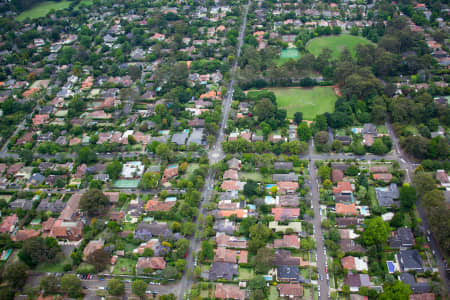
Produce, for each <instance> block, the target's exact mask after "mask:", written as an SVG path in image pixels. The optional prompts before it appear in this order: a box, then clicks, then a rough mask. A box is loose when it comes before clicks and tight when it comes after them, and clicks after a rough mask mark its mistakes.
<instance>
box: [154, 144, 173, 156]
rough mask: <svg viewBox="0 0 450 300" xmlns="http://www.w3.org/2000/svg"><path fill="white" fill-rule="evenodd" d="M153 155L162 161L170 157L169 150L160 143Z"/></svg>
mask: <svg viewBox="0 0 450 300" xmlns="http://www.w3.org/2000/svg"><path fill="white" fill-rule="evenodd" d="M155 153H156V155H157V156H159V158H161V159H162V160H168V159H169V155H170V148H169V146H167V145H166V144H162V143H161V144H159V145H158V146H156V150H155Z"/></svg>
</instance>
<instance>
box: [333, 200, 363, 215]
mask: <svg viewBox="0 0 450 300" xmlns="http://www.w3.org/2000/svg"><path fill="white" fill-rule="evenodd" d="M336 213H337V214H340V215H352V216H355V215H357V214H358V210H357V209H356V205H355V204H354V203H352V204H344V203H336Z"/></svg>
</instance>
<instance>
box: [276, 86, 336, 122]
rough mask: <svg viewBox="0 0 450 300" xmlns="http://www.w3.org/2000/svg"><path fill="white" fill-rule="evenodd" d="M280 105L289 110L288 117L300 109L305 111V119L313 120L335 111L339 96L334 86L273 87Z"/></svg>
mask: <svg viewBox="0 0 450 300" xmlns="http://www.w3.org/2000/svg"><path fill="white" fill-rule="evenodd" d="M269 90H270V91H273V92H274V93H275V96H276V97H277V102H278V106H279V107H280V108H282V109H286V110H287V116H288V118H292V117H293V116H294V114H295V113H296V112H298V111H301V112H302V113H303V119H305V120H309V121H312V120H314V118H315V117H316V116H317V115H319V114H323V113H326V112H333V111H334V103H335V102H336V100H337V96H336V94H335V93H334V90H333V88H332V87H326V86H320V87H314V88H273V89H269Z"/></svg>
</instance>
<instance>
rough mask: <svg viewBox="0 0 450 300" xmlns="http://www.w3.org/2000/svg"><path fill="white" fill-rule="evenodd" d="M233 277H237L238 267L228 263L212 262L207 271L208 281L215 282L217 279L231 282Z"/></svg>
mask: <svg viewBox="0 0 450 300" xmlns="http://www.w3.org/2000/svg"><path fill="white" fill-rule="evenodd" d="M234 276H238V265H237V264H235V263H228V262H213V263H212V265H211V268H210V269H209V276H208V279H209V280H211V281H216V280H218V279H226V280H233V277H234Z"/></svg>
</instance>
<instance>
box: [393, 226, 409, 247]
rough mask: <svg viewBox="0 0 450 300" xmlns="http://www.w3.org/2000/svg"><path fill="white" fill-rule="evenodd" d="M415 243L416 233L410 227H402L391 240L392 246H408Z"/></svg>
mask: <svg viewBox="0 0 450 300" xmlns="http://www.w3.org/2000/svg"><path fill="white" fill-rule="evenodd" d="M413 245H414V235H413V233H412V231H411V229H409V228H408V227H401V228H399V229H397V230H396V231H395V235H394V236H393V237H392V238H391V240H390V241H389V246H390V247H391V248H407V247H412V246H413Z"/></svg>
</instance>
